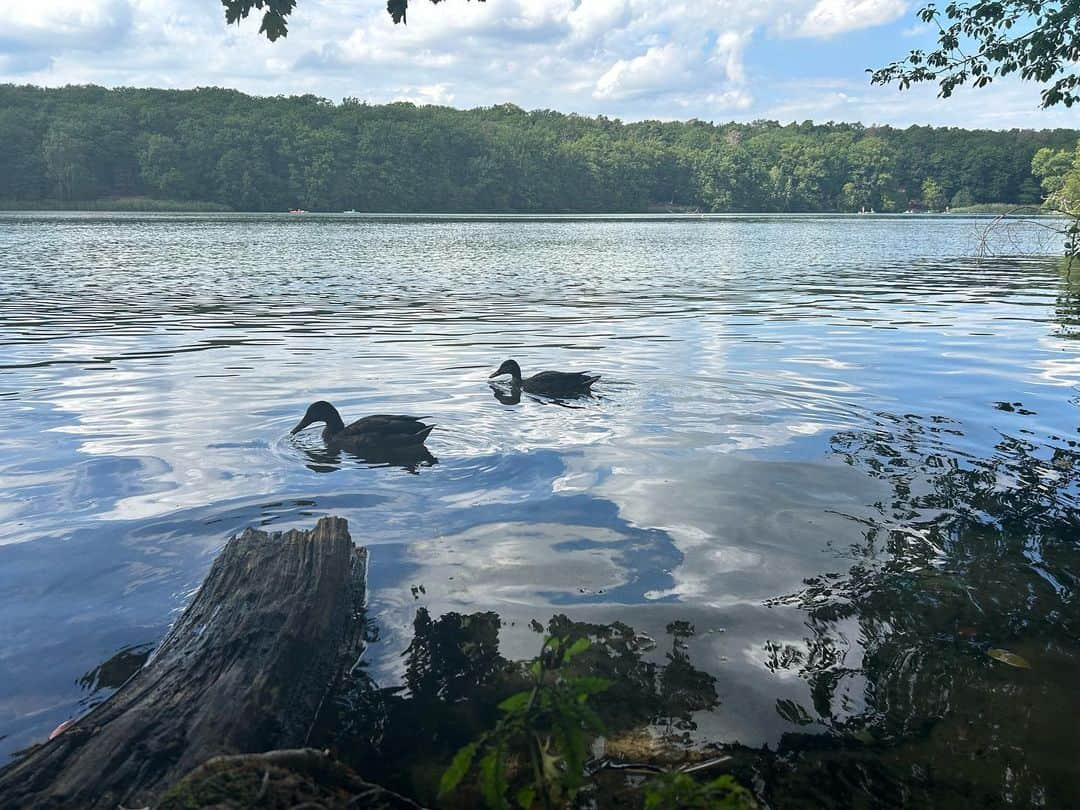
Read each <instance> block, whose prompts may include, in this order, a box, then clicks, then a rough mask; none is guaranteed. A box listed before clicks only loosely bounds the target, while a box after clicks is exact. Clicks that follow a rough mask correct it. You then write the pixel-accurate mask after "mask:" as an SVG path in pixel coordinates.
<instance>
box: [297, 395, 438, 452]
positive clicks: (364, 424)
mask: <svg viewBox="0 0 1080 810" xmlns="http://www.w3.org/2000/svg"><path fill="white" fill-rule="evenodd" d="M317 422H324V423H325V424H326V427H325V428H323V434H322V435H323V441H324V442H326V446H327V448H329V449H332V450H352V451H356V450H370V449H372V448H386V447H404V446H417V445H422V444H423V443H424V440H425V439H426V438H427V437H428V434H429V433H431V431H432V430H434V429H435V426H434V425H426V424H424V423H423V422H421V421H420V418H419V417H416V416H392V415H388V414H375V415H373V416H365V417H364V418H363V419H357V420H356V421H355V422H353V423H352V424H351V425H346V424H345V423H344V422H343V421H342V419H341V414H339V413H338V410H337V408H335V407H334V406H333V405H331V404H330V403H329V402H324V401H322V400H320V401H319V402H314V403H312V404H311V405H310V406H309V407H308V409H307V413H305V414H304V418H303V419H301V420H300V421H299V423H297V425H296V427H294V428H293V429H292V430H291V431H289V435H292V436H295V435H296V434H297V433H299V432H300V431H301V430H303V429H304V428H306V427H307V426H308V425H313V424H315V423H317Z"/></svg>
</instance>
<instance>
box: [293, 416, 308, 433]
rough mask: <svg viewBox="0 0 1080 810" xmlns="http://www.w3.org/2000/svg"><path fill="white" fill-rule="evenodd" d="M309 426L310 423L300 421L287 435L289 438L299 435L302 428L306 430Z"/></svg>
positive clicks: (304, 420)
mask: <svg viewBox="0 0 1080 810" xmlns="http://www.w3.org/2000/svg"><path fill="white" fill-rule="evenodd" d="M310 424H311V422H310V421H309V420H307V419H301V420H300V422H299V423H298V424H297V426H296V427H294V428H293V429H292V430H290V431H289V435H290V436H295V435H296V434H297V433H299V432H300V431H301V430H303V429H304V428H306V427H307V426H308V425H310Z"/></svg>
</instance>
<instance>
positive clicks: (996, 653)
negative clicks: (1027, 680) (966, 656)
mask: <svg viewBox="0 0 1080 810" xmlns="http://www.w3.org/2000/svg"><path fill="white" fill-rule="evenodd" d="M986 654H987V655H989V656H990V657H991V658H993V659H994V660H995V661H1000V662H1001V663H1003V664H1008V665H1009V666H1010V667H1019V668H1020V669H1031V664H1029V663H1028V662H1027V659H1026V658H1024V657H1023V656H1022V655H1017V654H1016V653H1014V652H1009V651H1008V650H999V649H997V648H994V649H993V650H987V651H986Z"/></svg>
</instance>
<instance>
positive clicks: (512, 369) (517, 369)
mask: <svg viewBox="0 0 1080 810" xmlns="http://www.w3.org/2000/svg"><path fill="white" fill-rule="evenodd" d="M504 374H509V375H510V376H511V377H513V378H514V382H516V383H519V382H521V366H519V365H518V364H517V360H507V361H506V362H505V363H503V364H502V365H501V366H499V369H498V371H496V372H495V373H494V374H492V375H491V376H490V377H488V379H489V380H490V379H493V378H495V377H501V376H503V375H504Z"/></svg>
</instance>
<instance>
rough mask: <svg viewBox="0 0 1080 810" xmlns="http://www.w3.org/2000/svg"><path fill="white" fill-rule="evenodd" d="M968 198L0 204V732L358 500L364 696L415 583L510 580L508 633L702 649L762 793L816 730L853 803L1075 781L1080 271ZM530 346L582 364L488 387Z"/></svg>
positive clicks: (501, 605) (690, 720)
mask: <svg viewBox="0 0 1080 810" xmlns="http://www.w3.org/2000/svg"><path fill="white" fill-rule="evenodd" d="M985 224H986V221H985V220H977V219H973V218H962V217H955V216H945V217H931V216H911V217H886V216H873V217H840V216H801V217H783V216H776V217H757V216H731V217H713V218H698V217H690V218H667V219H663V218H658V219H648V218H629V217H628V218H619V217H612V218H596V219H581V218H514V217H507V218H482V217H481V218H468V217H447V218H430V217H427V218H410V217H343V216H338V217H334V216H325V217H323V216H291V217H290V216H287V215H282V216H266V215H258V216H256V215H252V216H244V215H236V216H225V215H216V216H174V215H168V216H152V215H98V214H93V215H82V214H56V215H38V214H0V525H2V528H3V531H2V533H0V544H2V545H0V735H2V737H3V739H2V740H0V753H3V754H9V753H11V752H13V751H15V750H17V749H19V748H22V747H25V746H27V745H29V744H31V743H33V742H35V741H38V740H41V739H43V738H44V737H45V736H47V735H48V733H49V731H50V730H51V729H52V728H53V727H54V726H56V725H57V724H58V723H59V722H61V721H63V720H65V719H67V718H69V717H72V716H76V715H78V714H79V713H81V712H82V711H85V707H86V706H88V705H91V704H92V703H93V702H95V701H97V700H100V699H101V698H102V697H103V696H105V695H107V694H108V693H109V692H110V691H111V689H113V688H115V686H116V685H117V684H118V683H119V682H120V681H122V680H123V678H124V677H126V674H127V673H128V672H130V671H131V667H132V666H133V665H137V663H138V661H139V660H141V657H142V655H144V654H145V651H146V650H147V649H149V648H150V646H152V645H153V644H154V643H155V642H156V641H158V640H159V639H160V638H161V637H162V635H163V634H164V633H165V631H166V630H167V628H168V626H169V624H170V622H171V621H172V620H173V619H174V618H175V617H176V616H177V614H178V611H180V610H181V609H182V608H183V606H184V604H185V602H186V600H188V599H189V598H190V596H191V594H192V593H193V591H194V589H196V588H197V587H198V585H199V583H200V582H201V580H202V578H203V577H204V575H205V574H206V572H207V570H208V568H209V566H210V565H211V563H212V561H213V559H214V556H215V553H216V552H217V551H218V550H219V549H220V548H221V547H222V545H223V544H224V542H225V541H226V539H227V538H228V537H229V535H230V534H231V533H233V532H236V531H237V530H239V529H240V528H242V527H244V526H248V525H261V526H268V527H272V528H286V527H294V526H298V527H307V526H311V525H312V524H313V523H314V521H315V519H316V517H317V516H319V515H324V514H337V515H342V516H344V517H346V518H348V520H349V523H350V528H351V531H352V533H353V537H354V539H355V540H356V541H357V542H358V543H361V544H365V545H367V546H368V548H369V549H370V561H371V568H370V582H369V588H370V593H369V602H370V620H371V622H372V629H373V632H372V634H371V635H372V638H373V641H372V643H371V644H370V646H369V648H368V650H367V653H366V656H365V661H366V671H367V673H368V674H369V675H370V677H371V678H372V680H373V681H374V683H376V684H378V685H379V686H380V687H385V688H388V687H394V686H398V685H400V684H402V683H403V682H404V680H405V679H406V674H407V673H406V669H407V662H406V658H405V657H404V653H405V652H406V649H407V648H408V647H409V645H410V642H411V641H412V640H413V636H414V633H417V632H419V631H418V630H417V629H415V628H414V620H415V619H416V617H417V612H418V610H419V609H424V610H425V611H426V614H424V613H422V614H421V615H422V616H423V615H427V616H430V617H431V618H432V619H438V618H439V617H443V616H444V615H445V614H448V613H451V612H456V613H458V614H472V613H477V612H484V611H493V612H495V613H497V614H498V624H499V644H500V648H499V653H500V654H501V655H502V656H505V657H506V658H509V659H522V658H528V657H530V656H533V655H535V654H536V652H537V650H538V648H539V637H538V636H537V635H536V633H534V632H533V630H532V629H530V627H529V624H530V621H532V620H536V621H538V622H540V623H542V624H547V623H548V622H549V620H551V618H552V617H553V616H555V615H558V614H564V615H565V616H567V617H569V619H570V620H573V621H580V622H593V623H597V624H611V623H613V622H621V623H623V624H624V625H627V626H629V627H632V628H633V633H634V634H635V636H634V637H635V638H638V639H646V640H647V639H651V640H655V642H656V644H655V647H654V646H653V645H652V644H651V643H648V644H646V643H644V642H643V643H642V644H640V645H639V646H640V648H641V649H640V657H641V658H642V660H646V661H652V662H653V663H656V664H658V665H661V666H663V665H664V664H665V662H667V663H668V664H670V663H671V662H672V661H673V660H675V659H676V658H677V659H678V660H679V661H681V662H683V663H685V665H686V667H689V668H690V670H691V671H692V672H694V673H696V676H695V677H697V680H696V681H695V683H697V687H695V688H697V689H698V692H699V693H700V694H698V698H700V699H695V700H689V701H684V704H685V705H682V706H681V708H680V709H679V710H678V711H676V710H674V709H671V707H670V706H668V707H667V708H666V709H664V710H657V711H654V712H652V716H651V717H650V720H651V722H652V728H653V733H654V736H656V737H657V738H664V739H666V740H668V743H670V744H671V745H673V746H674V745H683V746H685V747H686V748H688V749H689V748H694V747H697V748H699V749H700V748H701V747H702V746H706V747H708V746H709V745H710V744H713V745H715V744H721V743H740V744H741V745H742V746H744V747H746V748H747V749H761V748H762V747H763V746H769V749H770V750H771V751H775V750H777V749H778V748H779V749H780V751H781V752H782V753H786V755H787V760H785V761H786V762H788V764H789V766H790V767H791V768H792V769H794V770H792V771H790V772H788V771H784V772H783V773H781V772H780V771H779V770H778V771H777V772H776V773H777V774H779V775H778V776H776V782H775V784H771V785H769V786H767V787H768V790H769V791H772V793H771V794H770V795H772V796H773V797H774V798H776V800H777V802H778V803H779V804H781V805H783V804H784V803H785V797H786V798H787V799H788V800H793V799H792V797H801V798H802V799H806V800H809V799H807V797H808V796H810V795H811V794H812V792H813V790H814V789H815V788H814V787H813V786H811V785H807V784H805V783H803V782H800V781H798V780H797V776H795V775H792V774H794V773H795V770H797V766H796V765H791V764H790V763H791V762H796V761H803V759H804V758H805V757H808V756H812V757H817V758H820V757H827V758H828V761H829V762H830V763H832V764H831V765H830V768H831V770H826V771H823V772H827V773H828V774H830V775H831V776H830V777H826V778H823V781H821V782H820V783H819V784H818V786H817V788H816V789H818V790H822V791H826V795H832V796H834V797H835V796H839V795H840V794H841V793H842V792H844V791H847V792H849V793H851V794H852V795H857V794H860V793H865V794H868V795H871V796H873V797H875V798H876V799H877V800H879V801H882V802H885V803H888V802H891V801H896V802H899V801H901V800H903V799H904V798H905V797H907V798H910V797H911V796H913V795H918V796H923V797H924V798H926V797H929V798H930V800H932V801H934V802H948V801H949V800H955V799H957V798H958V797H963V798H964V799H966V800H970V801H982V802H985V803H987V804H995V803H1000V804H1018V805H1025V806H1026V805H1028V804H1030V803H1045V804H1049V805H1051V806H1053V805H1058V806H1062V805H1063V804H1066V803H1067V802H1068V797H1069V796H1070V795H1072V798H1073V799H1075V794H1070V791H1071V790H1072V789H1073V788H1075V786H1076V784H1078V783H1080V760H1078V759H1077V756H1076V754H1077V751H1078V750H1080V747H1078V743H1080V732H1078V731H1077V728H1076V722H1075V718H1076V716H1077V713H1078V712H1080V693H1078V692H1077V689H1076V683H1077V679H1078V678H1080V606H1078V603H1077V585H1078V576H1080V542H1078V541H1080V517H1078V512H1077V505H1078V496H1080V486H1078V477H1080V446H1078V444H1077V442H1078V440H1080V433H1078V430H1080V407H1078V406H1080V397H1078V392H1080V339H1078V338H1080V270H1077V271H1074V273H1073V276H1072V279H1071V281H1070V280H1069V279H1068V278H1067V277H1066V276H1065V274H1064V271H1063V269H1062V268H1061V266H1060V265H1059V263H1058V262H1057V261H1056V260H1055V259H1053V258H1052V256H1050V255H1049V254H1050V253H1053V252H1054V251H1055V250H1056V248H1057V245H1055V244H1053V243H1049V242H1047V240H1046V238H1045V236H1044V232H1043V231H1042V230H1041V229H1039V228H1029V229H1024V228H1021V227H1019V226H1018V227H1016V228H1013V229H1011V230H1010V231H1009V232H1008V233H1003V232H998V233H997V234H996V235H995V237H994V240H995V241H994V245H993V246H994V247H996V250H997V252H998V253H1000V254H1002V255H999V256H997V257H991V258H983V259H982V260H981V261H980V260H977V259H976V258H975V254H976V251H977V248H978V241H979V239H978V237H979V232H980V229H981V228H982V227H983V226H984V225H985ZM1021 254H1027V255H1026V257H1024V258H1017V256H1019V255H1021ZM1040 254H1041V255H1040ZM508 357H514V358H516V359H517V360H518V361H519V362H520V363H521V365H522V367H523V369H524V371H525V373H526V374H529V373H531V372H533V371H538V370H541V369H545V368H555V369H559V368H568V369H590V370H592V371H593V372H595V373H599V374H602V375H603V379H602V381H601V382H600V384H599V385H598V386H597V389H596V391H597V394H598V395H597V397H596V398H594V399H589V400H581V401H573V402H569V401H568V402H563V403H558V402H550V401H543V400H537V399H533V398H529V397H526V398H523V399H522V400H521V401H520V402H519V403H518V404H516V405H514V404H504V402H502V401H500V400H499V399H497V398H496V396H495V392H494V391H493V390H492V389H491V388H490V387H489V384H488V380H487V376H488V374H489V373H490V372H491V371H493V370H494V369H495V368H496V366H498V364H499V363H500V362H501V361H502V360H504V359H506V358H508ZM317 399H327V400H330V401H331V402H333V403H334V404H335V405H337V406H338V407H339V409H340V410H341V412H342V414H343V415H344V417H345V419H346V421H349V420H350V418H356V417H359V416H362V415H364V414H368V413H385V412H391V413H396V412H403V413H414V414H417V415H426V416H429V417H430V418H431V421H433V422H435V423H436V424H437V425H438V427H437V429H436V430H435V432H434V433H433V434H432V436H431V438H430V439H429V440H428V448H429V449H430V451H431V453H432V454H433V455H434V456H435V457H437V462H436V463H433V462H427V463H424V464H419V465H415V466H412V467H411V468H406V467H401V466H387V465H378V464H369V463H366V462H365V461H364V460H361V459H357V458H352V457H348V456H346V457H340V458H336V457H332V456H327V454H325V453H323V452H321V439H320V436H319V431H318V430H311V431H307V432H305V433H303V434H301V435H300V436H298V437H296V438H295V439H293V438H290V437H289V436H288V431H289V428H290V427H292V425H293V424H294V423H295V422H296V421H297V420H298V419H299V417H300V416H301V415H302V413H303V411H304V409H305V407H306V406H307V405H308V404H309V403H310V402H312V401H314V400H317ZM421 586H422V590H421ZM679 621H685V622H688V623H690V624H691V625H693V629H694V633H693V635H688V633H687V632H678V631H676V633H675V636H676V637H675V639H674V640H672V636H671V632H670V631H671V629H672V628H671V627H669V625H671V624H672V623H673V622H679ZM417 626H419V624H418V625H417ZM619 626H620V627H621V625H619ZM999 650H1002V651H1005V652H1006V653H1012V654H1014V655H1015V656H1020V659H1015V658H1013V659H1008V660H1000V659H1002V658H1003V657H1005V658H1008V656H1003V654H1002V653H1000V652H992V651H999ZM117 653H120V656H119V657H114V656H116V655H117ZM673 656H674V658H673ZM995 656H996V657H995ZM1009 660H1011V661H1012V662H1013V663H1026V664H1027V665H1028V668H1024V667H1022V666H1013V665H1010V663H1009ZM104 662H109V665H108V666H106V667H104V668H99V667H100V665H101V664H103V663H104ZM665 723H667V725H666V728H667V729H668V732H669V731H670V730H671V729H672V728H676V729H677V730H678V739H677V740H676V739H675V738H673V737H671V735H670V734H668V732H665V731H663V730H662V729H661V730H657V729H658V728H660V727H662V726H664V724H665ZM665 734H667V736H666V737H665ZM665 744H667V743H665ZM806 751H814V752H816V753H813V754H812V755H810V754H806V753H805V752H806ZM822 752H824V753H822ZM387 756H390V755H389V754H387ZM807 761H810V760H807ZM813 761H814V762H819V759H815V760H813ZM838 763H839V764H838ZM807 767H809V766H807ZM852 773H855V774H858V776H857V778H850V774H852ZM830 778H831V779H832V781H829V779H830ZM399 781H400V780H399ZM807 791H810V793H808V792H807ZM904 791H914V793H910V792H909V793H905V792H904ZM920 791H922V792H921V793H920Z"/></svg>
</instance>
